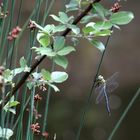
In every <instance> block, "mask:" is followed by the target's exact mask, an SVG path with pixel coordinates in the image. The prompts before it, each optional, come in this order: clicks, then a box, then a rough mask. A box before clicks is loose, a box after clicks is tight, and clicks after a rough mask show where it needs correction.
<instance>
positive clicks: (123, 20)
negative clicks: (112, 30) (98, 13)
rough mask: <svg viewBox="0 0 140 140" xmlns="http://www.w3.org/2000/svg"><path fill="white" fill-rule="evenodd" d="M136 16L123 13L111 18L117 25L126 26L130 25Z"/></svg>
mask: <svg viewBox="0 0 140 140" xmlns="http://www.w3.org/2000/svg"><path fill="white" fill-rule="evenodd" d="M133 18H134V15H133V13H132V12H126V11H121V12H118V13H113V14H112V15H111V17H110V22H111V23H113V24H117V25H125V24H128V23H129V22H130V21H131V20H132V19H133Z"/></svg>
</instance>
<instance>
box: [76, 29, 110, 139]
mask: <svg viewBox="0 0 140 140" xmlns="http://www.w3.org/2000/svg"><path fill="white" fill-rule="evenodd" d="M111 30H113V28H112V29H111ZM110 37H111V36H108V38H107V41H106V44H105V49H104V51H103V53H102V55H101V58H100V61H99V64H98V66H97V71H96V75H95V77H94V78H93V83H92V86H91V89H90V92H89V96H88V99H87V102H86V104H85V108H84V111H83V114H82V117H81V120H80V125H79V128H78V131H77V134H76V140H79V139H80V134H81V131H82V128H83V125H84V123H85V117H86V113H87V111H88V109H89V106H90V103H91V101H92V95H93V92H94V88H95V84H96V79H97V77H98V75H99V72H100V68H101V65H102V62H103V58H104V56H105V52H106V50H107V47H108V43H109V40H110Z"/></svg>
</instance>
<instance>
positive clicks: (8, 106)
mask: <svg viewBox="0 0 140 140" xmlns="http://www.w3.org/2000/svg"><path fill="white" fill-rule="evenodd" d="M18 104H19V102H18V101H14V96H12V97H11V99H10V101H8V103H7V104H6V105H5V106H4V107H3V109H4V110H5V111H6V112H7V111H9V112H11V113H13V114H16V110H15V108H12V107H16V106H17V105H18Z"/></svg>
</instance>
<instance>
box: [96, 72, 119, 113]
mask: <svg viewBox="0 0 140 140" xmlns="http://www.w3.org/2000/svg"><path fill="white" fill-rule="evenodd" d="M118 75H119V73H118V72H116V73H114V74H113V75H112V76H111V77H109V78H108V79H107V80H105V79H104V77H103V76H102V75H99V76H98V77H97V79H96V85H95V94H98V95H97V97H96V100H95V103H96V104H98V103H100V102H101V100H102V99H103V98H105V102H106V109H107V112H108V114H109V115H111V110H110V103H109V98H108V94H109V93H111V92H113V91H114V90H115V89H116V88H117V87H118V86H119V84H118V82H117V81H116V79H117V77H118Z"/></svg>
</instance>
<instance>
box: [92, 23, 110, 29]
mask: <svg viewBox="0 0 140 140" xmlns="http://www.w3.org/2000/svg"><path fill="white" fill-rule="evenodd" d="M112 26H113V24H112V23H111V22H110V21H99V22H96V23H95V24H94V28H95V29H96V30H107V29H110V28H111V27H112Z"/></svg>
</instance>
